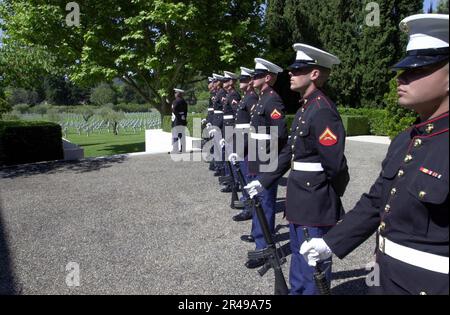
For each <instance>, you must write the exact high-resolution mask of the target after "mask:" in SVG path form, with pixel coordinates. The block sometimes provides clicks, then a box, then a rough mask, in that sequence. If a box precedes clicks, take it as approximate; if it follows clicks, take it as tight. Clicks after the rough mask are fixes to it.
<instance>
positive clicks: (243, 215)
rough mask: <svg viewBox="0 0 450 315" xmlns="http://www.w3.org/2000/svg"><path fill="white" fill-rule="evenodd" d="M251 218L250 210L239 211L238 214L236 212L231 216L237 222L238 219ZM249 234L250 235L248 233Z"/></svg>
mask: <svg viewBox="0 0 450 315" xmlns="http://www.w3.org/2000/svg"><path fill="white" fill-rule="evenodd" d="M251 218H252V213H251V212H250V211H241V213H239V214H236V215H235V216H234V217H233V220H234V221H236V222H239V221H246V220H250V219H251ZM242 236H244V235H242ZM249 236H251V235H249ZM252 238H253V237H252ZM254 241H255V240H253V242H254Z"/></svg>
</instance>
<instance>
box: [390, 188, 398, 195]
mask: <svg viewBox="0 0 450 315" xmlns="http://www.w3.org/2000/svg"><path fill="white" fill-rule="evenodd" d="M396 193H397V189H396V188H392V189H391V195H392V196H393V195H395V194H396Z"/></svg>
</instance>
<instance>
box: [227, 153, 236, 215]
mask: <svg viewBox="0 0 450 315" xmlns="http://www.w3.org/2000/svg"><path fill="white" fill-rule="evenodd" d="M225 163H226V165H227V167H228V171H229V172H230V178H231V180H230V181H229V182H228V184H229V185H230V186H231V202H230V207H231V209H235V208H236V204H237V203H238V201H239V197H238V193H237V187H236V181H235V179H234V173H233V167H232V166H231V162H230V161H226V162H225Z"/></svg>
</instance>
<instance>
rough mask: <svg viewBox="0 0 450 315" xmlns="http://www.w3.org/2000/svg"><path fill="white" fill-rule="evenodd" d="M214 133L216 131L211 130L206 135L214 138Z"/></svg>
mask: <svg viewBox="0 0 450 315" xmlns="http://www.w3.org/2000/svg"><path fill="white" fill-rule="evenodd" d="M216 132H217V130H215V129H213V130H210V131H208V134H209V136H210V137H214V134H215V133H216Z"/></svg>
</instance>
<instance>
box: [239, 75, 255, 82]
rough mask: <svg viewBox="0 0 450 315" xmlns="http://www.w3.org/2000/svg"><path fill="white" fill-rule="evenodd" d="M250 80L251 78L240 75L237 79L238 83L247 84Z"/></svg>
mask: <svg viewBox="0 0 450 315" xmlns="http://www.w3.org/2000/svg"><path fill="white" fill-rule="evenodd" d="M251 79H252V77H250V76H248V75H241V76H240V77H239V81H241V82H249V81H250V80H251Z"/></svg>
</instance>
